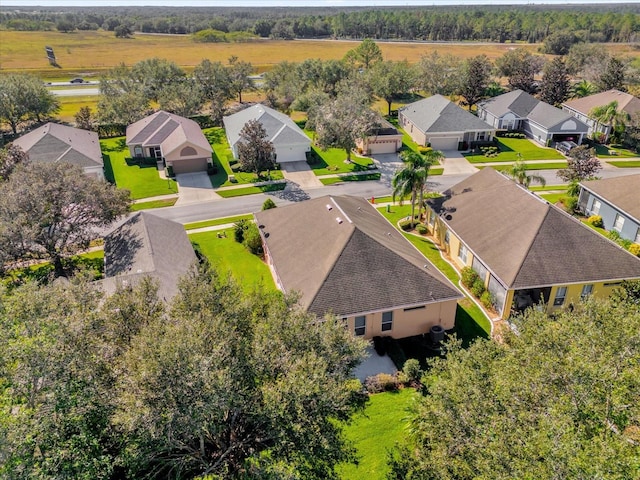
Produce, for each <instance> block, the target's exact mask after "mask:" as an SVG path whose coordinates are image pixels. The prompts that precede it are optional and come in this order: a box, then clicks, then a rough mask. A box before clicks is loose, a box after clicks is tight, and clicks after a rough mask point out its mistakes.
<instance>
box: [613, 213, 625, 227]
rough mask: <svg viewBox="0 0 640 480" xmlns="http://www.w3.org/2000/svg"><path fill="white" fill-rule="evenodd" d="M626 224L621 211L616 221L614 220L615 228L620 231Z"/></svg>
mask: <svg viewBox="0 0 640 480" xmlns="http://www.w3.org/2000/svg"><path fill="white" fill-rule="evenodd" d="M623 225H624V217H623V216H622V215H620V214H619V213H618V214H617V215H616V221H615V222H613V229H614V230H615V231H616V232H619V231H621V230H622V226H623Z"/></svg>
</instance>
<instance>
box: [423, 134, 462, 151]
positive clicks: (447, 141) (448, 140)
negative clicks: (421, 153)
mask: <svg viewBox="0 0 640 480" xmlns="http://www.w3.org/2000/svg"><path fill="white" fill-rule="evenodd" d="M429 143H431V148H433V149H434V150H457V149H458V137H430V138H429Z"/></svg>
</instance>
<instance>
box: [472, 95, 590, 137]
mask: <svg viewBox="0 0 640 480" xmlns="http://www.w3.org/2000/svg"><path fill="white" fill-rule="evenodd" d="M479 107H481V108H483V109H485V110H486V111H487V112H489V113H491V114H493V115H494V116H496V117H502V116H503V115H504V114H506V113H508V112H513V113H515V114H516V115H517V116H518V117H520V118H528V119H529V120H531V121H533V122H535V123H537V124H538V125H542V126H543V127H545V128H547V129H551V128H553V127H555V126H556V125H558V124H559V123H561V122H564V121H565V120H569V119H571V120H574V121H575V122H576V123H577V124H578V129H577V130H578V131H585V132H586V131H587V130H588V128H587V126H586V125H585V124H584V123H582V122H580V121H579V120H577V119H575V118H573V117H572V115H571V114H570V113H568V112H566V111H564V110H561V109H559V108H556V107H554V106H552V105H549V104H548V103H545V102H543V101H540V100H538V99H537V98H535V97H533V96H532V95H529V94H528V93H526V92H523V91H522V90H514V91H512V92H507V93H504V94H502V95H498V96H497V97H493V98H490V99H488V100H485V101H483V102H481V103H480V104H479Z"/></svg>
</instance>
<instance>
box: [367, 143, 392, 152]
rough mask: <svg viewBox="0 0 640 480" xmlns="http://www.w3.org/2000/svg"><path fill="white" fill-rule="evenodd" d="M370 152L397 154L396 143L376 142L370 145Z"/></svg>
mask: <svg viewBox="0 0 640 480" xmlns="http://www.w3.org/2000/svg"><path fill="white" fill-rule="evenodd" d="M369 150H370V151H371V154H375V153H396V142H395V141H393V142H391V141H387V142H376V143H370V144H369Z"/></svg>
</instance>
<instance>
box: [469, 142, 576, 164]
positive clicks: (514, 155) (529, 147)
mask: <svg viewBox="0 0 640 480" xmlns="http://www.w3.org/2000/svg"><path fill="white" fill-rule="evenodd" d="M497 141H498V147H499V149H500V153H498V155H497V156H496V157H485V156H484V155H482V154H480V155H473V154H465V157H466V159H467V160H469V162H471V163H489V162H515V161H517V160H519V159H521V160H524V161H525V162H527V161H530V160H564V157H563V156H562V154H561V153H560V152H558V151H557V150H555V149H553V148H543V147H539V146H537V145H536V144H534V143H533V142H532V141H531V140H528V139H526V138H505V137H498V138H497ZM518 154H520V155H522V158H520V157H519V156H518Z"/></svg>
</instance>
